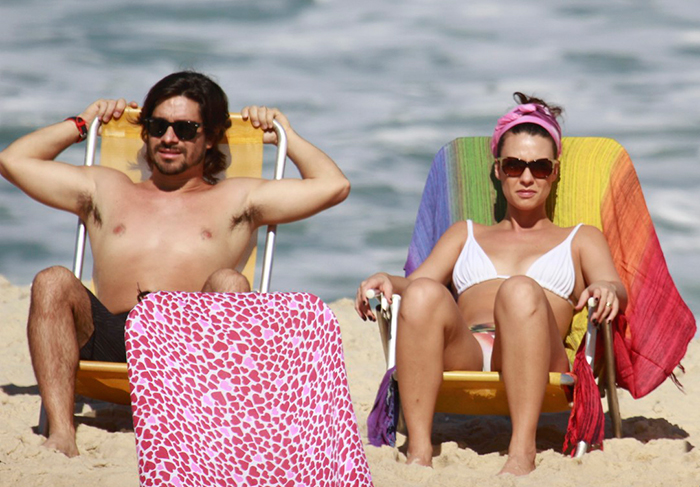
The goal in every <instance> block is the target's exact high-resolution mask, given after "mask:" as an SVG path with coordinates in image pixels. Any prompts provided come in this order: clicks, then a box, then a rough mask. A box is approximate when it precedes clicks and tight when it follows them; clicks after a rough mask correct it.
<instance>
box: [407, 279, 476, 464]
mask: <svg viewBox="0 0 700 487" xmlns="http://www.w3.org/2000/svg"><path fill="white" fill-rule="evenodd" d="M482 366H483V363H482V354H481V348H480V347H479V344H478V343H477V341H476V339H475V338H474V337H473V336H472V334H471V332H470V331H469V329H468V327H467V325H466V323H465V322H464V319H463V318H462V314H461V313H460V311H459V308H458V307H457V303H456V302H455V300H454V298H453V297H452V295H451V294H450V292H449V291H448V290H447V288H446V287H445V286H443V285H442V284H440V283H439V282H436V281H433V280H432V279H417V280H415V281H413V282H412V283H411V284H410V285H409V286H408V288H406V290H405V291H404V293H403V295H402V299H401V308H400V311H399V323H398V330H397V344H396V370H397V374H398V380H399V394H400V396H401V405H402V408H403V413H404V418H405V420H406V426H407V428H408V434H409V443H408V460H407V461H408V463H418V464H420V465H427V466H429V465H431V463H432V443H431V441H430V435H431V431H432V427H433V414H434V411H435V400H436V398H437V393H438V390H439V388H440V384H441V383H442V372H443V371H444V370H455V369H466V370H481V369H482Z"/></svg>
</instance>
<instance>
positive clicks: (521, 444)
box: [492, 276, 569, 475]
mask: <svg viewBox="0 0 700 487" xmlns="http://www.w3.org/2000/svg"><path fill="white" fill-rule="evenodd" d="M494 318H495V321H496V340H495V342H494V349H493V358H492V366H493V368H494V370H500V371H501V372H502V374H503V380H504V382H505V386H506V394H507V396H508V405H509V408H510V417H511V421H512V424H513V435H512V437H511V440H510V445H509V447H508V460H507V461H506V464H505V465H504V467H503V469H502V470H501V473H513V474H515V475H524V474H527V473H529V472H531V471H532V470H534V468H535V454H536V448H535V437H536V433H537V422H538V419H539V416H540V411H541V410H542V401H543V399H544V391H545V388H546V386H547V383H548V381H549V372H550V371H561V372H564V371H567V370H568V367H569V362H568V359H567V357H566V352H565V350H564V346H563V344H562V339H561V335H560V332H559V329H558V328H557V324H556V320H555V318H554V314H553V313H552V308H551V306H550V305H549V302H548V301H547V298H546V296H545V293H544V291H543V290H542V288H541V287H540V286H539V284H537V283H536V282H535V281H534V280H532V279H530V278H529V277H525V276H516V277H512V278H510V279H508V280H506V281H505V282H504V283H503V284H502V285H501V287H500V288H499V290H498V293H497V294H496V303H495V306H494Z"/></svg>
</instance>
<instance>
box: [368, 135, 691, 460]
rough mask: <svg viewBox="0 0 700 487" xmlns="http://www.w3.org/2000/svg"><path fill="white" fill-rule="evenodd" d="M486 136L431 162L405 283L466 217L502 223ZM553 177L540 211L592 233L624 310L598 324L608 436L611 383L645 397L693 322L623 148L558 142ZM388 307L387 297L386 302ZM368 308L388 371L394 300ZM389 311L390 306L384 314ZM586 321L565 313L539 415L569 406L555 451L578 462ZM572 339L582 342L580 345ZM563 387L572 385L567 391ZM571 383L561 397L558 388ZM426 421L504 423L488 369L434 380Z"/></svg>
mask: <svg viewBox="0 0 700 487" xmlns="http://www.w3.org/2000/svg"><path fill="white" fill-rule="evenodd" d="M489 143H490V138H489V137H464V138H458V139H456V140H454V141H452V142H451V143H449V144H447V145H445V146H444V147H443V148H442V149H441V150H440V151H439V152H438V154H437V155H436V157H435V159H434V162H433V165H432V167H431V169H430V173H429V175H428V180H427V182H426V187H425V190H424V192H423V197H422V200H421V204H420V208H419V211H418V217H417V220H416V226H415V229H414V233H413V238H412V241H411V244H410V247H409V252H408V259H407V262H406V265H405V272H406V275H409V274H411V272H413V271H414V270H415V269H416V268H417V267H418V266H419V265H420V264H421V263H422V262H423V260H424V259H425V258H426V257H427V256H428V254H429V253H430V251H431V250H432V248H433V246H434V245H435V243H436V242H437V240H438V239H439V238H440V236H441V235H442V233H444V232H445V230H447V228H449V226H450V225H452V224H453V223H455V222H457V221H460V220H464V219H467V218H470V219H472V220H474V221H476V222H478V223H482V224H493V223H495V222H497V221H499V220H500V219H502V218H503V216H504V214H505V208H506V204H505V199H504V197H503V195H502V193H501V190H500V183H499V182H498V180H497V179H496V178H495V176H494V175H493V164H494V161H493V156H492V154H491V150H490V147H489ZM560 159H561V168H560V174H561V175H560V178H559V181H558V182H557V183H555V185H554V186H553V188H552V193H551V195H550V198H549V200H548V204H547V211H548V214H549V216H550V217H551V218H552V220H553V221H554V223H556V224H557V225H559V226H562V227H570V226H574V225H576V224H578V223H581V222H582V223H585V224H588V225H593V226H596V227H597V228H599V229H601V230H602V232H603V233H604V235H605V237H606V239H607V241H608V244H609V245H610V249H611V251H612V255H613V259H614V261H615V265H616V268H617V270H618V272H619V274H620V277H621V279H622V281H623V283H624V284H625V286H626V288H627V290H628V294H629V301H628V305H627V310H626V315H624V316H620V317H619V318H617V319H616V320H615V322H614V323H613V324H612V326H605V325H604V326H603V327H602V330H601V331H602V333H599V334H598V336H599V337H600V336H602V339H603V341H604V356H605V364H604V366H603V367H602V368H603V369H604V371H605V372H604V373H603V374H601V375H599V377H601V381H602V383H601V384H600V385H599V387H601V389H602V388H606V389H607V391H606V395H607V396H608V403H609V412H610V416H611V419H612V428H613V434H614V436H616V437H620V436H621V420H620V415H619V408H618V406H617V392H616V386H619V387H624V388H625V389H628V390H629V391H630V393H631V394H632V396H633V397H635V398H638V397H642V396H644V395H646V394H647V393H649V392H650V391H652V390H653V389H654V388H656V387H657V386H658V385H659V384H661V383H662V382H663V381H664V380H665V379H666V378H667V377H668V376H670V375H671V374H672V373H673V370H674V369H675V367H676V366H677V365H678V364H679V363H680V360H681V359H682V357H683V356H684V354H685V351H686V348H687V345H688V342H689V341H690V340H691V339H692V337H693V336H694V334H695V330H696V326H695V319H694V317H693V315H692V313H691V312H690V310H689V309H688V307H687V305H686V304H685V303H684V302H683V300H682V299H681V297H680V295H679V294H678V291H677V290H676V287H675V285H674V284H673V281H672V280H671V277H670V275H669V273H668V269H667V267H666V263H665V260H664V258H663V254H662V252H661V248H660V246H659V242H658V239H657V237H656V232H655V230H654V227H653V224H652V221H651V217H650V216H649V213H648V210H647V207H646V204H645V202H644V197H643V195H642V191H641V187H640V185H639V181H638V179H637V176H636V173H635V170H634V167H633V165H632V162H631V160H630V158H629V155H628V154H627V152H626V151H625V149H624V148H623V147H622V146H621V145H620V144H618V143H617V142H616V141H614V140H612V139H607V138H594V137H565V138H564V139H563V150H562V154H561V158H560ZM397 298H398V299H397ZM393 301H394V303H393V305H392V306H389V305H388V302H387V300H386V299H384V298H383V297H382V298H381V300H380V305H379V306H378V307H377V316H378V322H379V327H380V334H381V336H382V339H383V342H384V344H385V355H386V358H387V368H388V370H389V371H391V368H392V367H393V365H394V347H395V337H396V326H397V325H396V316H397V315H398V306H400V296H394V298H393ZM392 308H393V309H392ZM587 314H588V313H587V312H586V311H582V312H580V313H578V314H576V315H575V316H574V319H573V321H572V324H571V331H570V333H569V336H568V337H567V339H566V343H565V345H566V349H567V354H568V355H569V359H570V361H571V363H572V364H573V373H572V374H550V384H549V386H548V388H547V391H546V397H545V402H544V406H543V412H557V411H566V410H568V409H572V411H571V416H570V419H569V428H568V431H567V434H566V437H565V443H564V451H572V453H573V454H575V455H577V456H580V455H582V454H583V453H585V451H586V450H587V449H588V448H589V447H590V446H592V445H597V444H602V440H603V436H604V430H603V428H604V416H603V412H602V407H601V404H600V399H598V391H597V390H596V388H595V382H594V378H593V374H592V372H593V370H595V371H596V372H598V373H599V372H601V367H600V366H598V365H594V363H593V362H594V358H595V355H596V354H595V345H596V341H597V338H596V329H595V327H594V326H592V325H591V324H590V323H588V320H587ZM584 336H587V337H588V338H589V340H588V341H584V340H583V338H584ZM392 381H393V379H392V376H391V373H390V372H388V373H387V375H386V376H385V378H384V380H383V381H382V387H381V388H380V394H378V396H377V401H376V403H375V408H374V410H373V413H372V414H370V419H369V420H368V422H369V437H370V442H371V443H373V444H377V445H379V444H386V443H389V444H390V443H391V442H392V441H394V440H395V427H396V424H397V421H398V416H399V412H398V411H399V410H398V407H397V405H398V400H397V388H396V387H395V384H394V385H393V387H392ZM574 381H575V385H574ZM572 386H573V395H572V394H571V393H570V389H571V387H572ZM436 412H446V413H459V414H508V404H507V400H506V396H505V390H504V388H503V383H502V381H501V380H500V375H499V373H498V372H470V371H450V372H445V373H444V374H443V384H442V387H441V389H440V392H439V395H438V399H437V404H436Z"/></svg>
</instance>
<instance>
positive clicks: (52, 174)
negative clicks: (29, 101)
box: [0, 99, 126, 213]
mask: <svg viewBox="0 0 700 487" xmlns="http://www.w3.org/2000/svg"><path fill="white" fill-rule="evenodd" d="M125 108H126V102H125V101H124V100H123V99H121V100H98V101H96V102H94V103H93V104H91V105H90V106H89V107H88V108H86V109H85V111H83V113H81V114H80V116H79V118H80V119H82V120H83V121H84V123H85V128H86V129H87V128H88V127H89V126H90V124H91V123H92V122H93V120H95V119H96V118H98V117H99V118H101V119H102V121H103V122H107V121H109V120H110V119H112V118H119V117H120V116H121V115H122V113H123V112H124V109H125ZM80 125H82V123H80V124H79V123H77V122H76V121H75V120H71V119H69V120H65V121H63V122H60V123H56V124H54V125H49V126H48V127H44V128H42V129H39V130H37V131H35V132H32V133H30V134H28V135H25V136H24V137H21V138H19V139H17V140H16V141H15V142H13V143H12V144H10V145H9V146H8V147H7V148H6V149H5V150H3V151H2V152H0V174H1V175H2V176H3V177H4V178H5V179H7V180H8V181H9V182H11V183H12V184H14V185H15V186H17V187H18V188H19V189H21V190H22V191H24V192H25V193H27V195H29V196H31V197H32V198H34V199H35V200H37V201H39V202H41V203H44V204H46V205H49V206H52V207H54V208H59V209H62V210H66V211H70V212H72V213H78V212H79V207H78V201H79V198H80V196H81V195H84V194H88V195H92V194H93V193H94V189H95V185H94V181H93V180H92V178H91V177H90V176H89V173H88V171H85V170H84V169H85V168H83V167H79V166H73V165H71V164H66V163H62V162H57V161H54V159H55V158H56V157H57V156H58V155H59V154H60V153H61V152H63V151H64V150H65V149H67V148H68V147H69V146H70V145H72V144H73V143H75V142H76V141H78V140H80V138H79V136H80V134H81V130H80Z"/></svg>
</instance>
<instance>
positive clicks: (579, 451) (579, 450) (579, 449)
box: [574, 441, 588, 458]
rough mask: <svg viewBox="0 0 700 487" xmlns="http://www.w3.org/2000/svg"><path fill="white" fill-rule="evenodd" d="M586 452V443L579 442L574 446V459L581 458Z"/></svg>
mask: <svg viewBox="0 0 700 487" xmlns="http://www.w3.org/2000/svg"><path fill="white" fill-rule="evenodd" d="M587 451H588V443H586V442H585V441H579V442H578V444H577V445H576V453H574V458H581V457H583V456H584V455H585V454H586V452H587Z"/></svg>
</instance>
